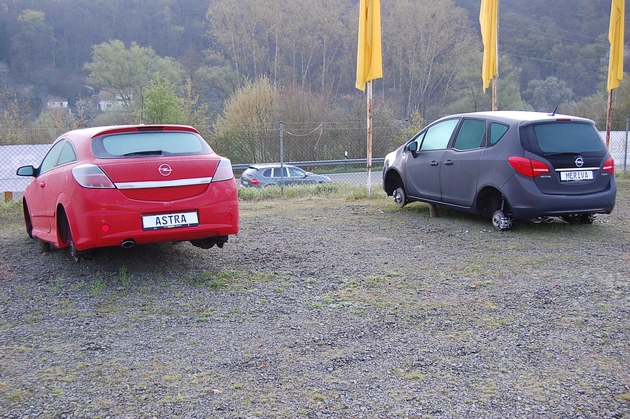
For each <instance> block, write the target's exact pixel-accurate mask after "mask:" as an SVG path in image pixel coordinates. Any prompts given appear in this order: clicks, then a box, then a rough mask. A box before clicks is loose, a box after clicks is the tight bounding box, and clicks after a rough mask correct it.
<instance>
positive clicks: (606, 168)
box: [602, 157, 615, 175]
mask: <svg viewBox="0 0 630 419" xmlns="http://www.w3.org/2000/svg"><path fill="white" fill-rule="evenodd" d="M602 172H608V173H610V174H611V175H614V174H615V161H614V160H613V158H612V157H610V158H609V159H608V160H606V162H605V163H604V165H603V166H602Z"/></svg>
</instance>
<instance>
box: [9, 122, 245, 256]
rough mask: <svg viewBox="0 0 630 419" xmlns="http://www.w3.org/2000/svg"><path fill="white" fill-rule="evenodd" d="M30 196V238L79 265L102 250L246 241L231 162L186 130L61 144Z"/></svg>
mask: <svg viewBox="0 0 630 419" xmlns="http://www.w3.org/2000/svg"><path fill="white" fill-rule="evenodd" d="M17 174H18V175H20V176H32V177H33V180H32V181H31V182H30V183H29V185H28V186H27V187H26V190H25V191H24V196H23V206H24V221H25V224H26V231H27V233H28V234H29V236H30V237H35V238H37V239H39V240H41V241H42V244H43V247H48V246H50V245H51V244H52V245H53V246H55V247H58V248H65V247H70V253H71V255H72V256H73V257H74V258H75V259H77V260H78V259H79V258H80V257H81V256H83V255H86V254H87V253H88V252H89V250H91V249H95V248H99V247H109V246H122V247H126V248H127V247H133V246H134V245H136V244H146V243H156V242H171V241H190V242H191V243H192V244H193V245H195V246H198V247H201V248H204V249H208V248H210V247H212V246H214V245H217V246H218V247H222V246H223V244H224V243H226V242H227V240H228V236H229V235H233V234H237V233H238V223H239V213H238V192H237V185H236V180H235V179H234V174H233V172H232V165H231V163H230V161H229V160H228V159H226V158H224V157H221V156H219V155H217V154H216V153H215V152H214V151H213V150H212V149H211V148H210V146H209V145H208V144H207V143H206V141H205V140H204V139H203V138H202V137H201V135H200V134H199V132H198V131H197V130H195V129H194V128H192V127H188V126H181V125H129V126H111V127H97V128H86V129H78V130H74V131H70V132H68V133H66V134H63V135H62V136H60V137H59V138H58V139H57V140H56V141H55V142H54V143H53V144H52V146H51V147H50V149H49V150H48V153H47V154H46V156H45V157H44V159H43V161H42V162H41V164H40V166H39V167H37V168H36V167H34V166H22V167H20V168H19V169H18V170H17Z"/></svg>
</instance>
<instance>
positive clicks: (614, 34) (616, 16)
mask: <svg viewBox="0 0 630 419" xmlns="http://www.w3.org/2000/svg"><path fill="white" fill-rule="evenodd" d="M625 6H626V2H625V0H612V4H611V6H610V27H609V29H608V41H609V42H610V60H609V61H608V86H607V87H608V91H611V90H612V89H614V88H616V87H619V82H620V81H621V79H623V31H624V24H623V22H624V16H625V8H626V7H625Z"/></svg>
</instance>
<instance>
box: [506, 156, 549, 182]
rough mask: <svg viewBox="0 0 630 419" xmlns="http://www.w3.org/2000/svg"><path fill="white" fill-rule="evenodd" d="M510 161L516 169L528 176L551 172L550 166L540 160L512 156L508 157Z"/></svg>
mask: <svg viewBox="0 0 630 419" xmlns="http://www.w3.org/2000/svg"><path fill="white" fill-rule="evenodd" d="M508 162H510V165H512V167H513V168H514V170H516V171H517V172H519V173H520V174H522V175H525V176H528V177H536V176H538V175H543V174H547V173H551V170H549V166H547V165H546V164H545V163H543V162H541V161H538V160H533V159H528V158H525V157H516V156H512V157H508Z"/></svg>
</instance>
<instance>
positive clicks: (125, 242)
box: [120, 239, 136, 249]
mask: <svg viewBox="0 0 630 419" xmlns="http://www.w3.org/2000/svg"><path fill="white" fill-rule="evenodd" d="M135 245H136V242H135V241H134V240H133V239H125V240H123V241H122V243H120V247H122V248H123V249H131V248H132V247H134V246H135Z"/></svg>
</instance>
